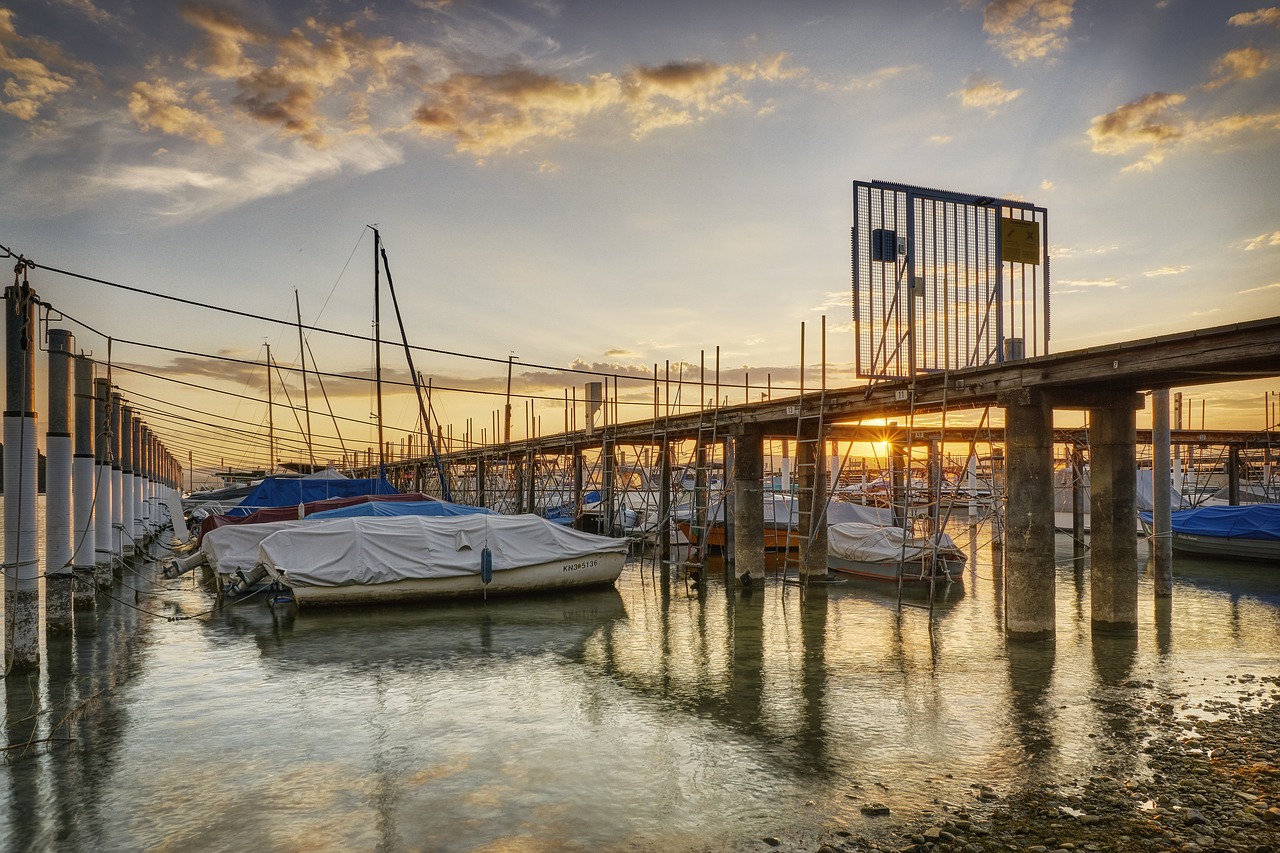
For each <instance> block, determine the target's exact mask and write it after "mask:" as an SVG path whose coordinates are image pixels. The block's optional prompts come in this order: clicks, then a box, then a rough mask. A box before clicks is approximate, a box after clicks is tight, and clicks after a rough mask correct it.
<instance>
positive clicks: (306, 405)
mask: <svg viewBox="0 0 1280 853" xmlns="http://www.w3.org/2000/svg"><path fill="white" fill-rule="evenodd" d="M293 307H294V308H295V309H296V310H297V312H298V358H300V359H302V409H303V411H305V412H306V413H307V461H308V462H310V463H311V471H312V473H314V472H315V468H316V452H315V448H314V447H312V444H311V401H310V400H309V399H308V398H307V348H306V346H305V345H304V343H303V340H302V302H301V301H300V300H299V299H298V289H297V288H296V287H295V288H294V289H293Z"/></svg>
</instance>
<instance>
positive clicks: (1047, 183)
mask: <svg viewBox="0 0 1280 853" xmlns="http://www.w3.org/2000/svg"><path fill="white" fill-rule="evenodd" d="M1040 189H1042V190H1044V191H1045V192H1053V191H1054V189H1056V187H1055V186H1054V183H1053V181H1051V180H1049V179H1048V178H1045V179H1044V180H1043V181H1041V182H1040Z"/></svg>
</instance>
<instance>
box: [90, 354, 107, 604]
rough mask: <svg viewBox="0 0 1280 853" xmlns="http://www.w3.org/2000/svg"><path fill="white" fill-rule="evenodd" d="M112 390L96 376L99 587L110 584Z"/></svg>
mask: <svg viewBox="0 0 1280 853" xmlns="http://www.w3.org/2000/svg"><path fill="white" fill-rule="evenodd" d="M110 407H111V393H110V391H109V390H108V387H107V380H106V379H105V378H97V379H94V380H93V424H94V430H95V431H94V445H93V447H94V449H93V472H94V478H95V479H96V481H97V482H96V484H95V486H94V490H93V564H94V572H93V574H94V582H95V583H96V584H97V585H98V588H99V589H109V588H110V587H111V428H110V420H109V419H108V417H107V413H108V410H109V409H110Z"/></svg>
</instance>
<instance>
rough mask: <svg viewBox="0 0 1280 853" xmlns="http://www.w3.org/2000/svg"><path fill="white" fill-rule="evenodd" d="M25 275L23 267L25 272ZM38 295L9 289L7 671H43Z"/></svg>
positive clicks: (6, 295) (24, 287)
mask: <svg viewBox="0 0 1280 853" xmlns="http://www.w3.org/2000/svg"><path fill="white" fill-rule="evenodd" d="M23 270H24V271H25V267H23ZM35 296H36V295H35V292H34V291H32V290H31V288H30V287H29V286H28V285H27V282H26V281H25V275H24V280H23V282H22V284H21V285H18V284H14V285H13V286H11V287H7V288H5V291H4V298H5V309H6V310H5V332H6V335H5V379H6V384H5V410H4V497H5V500H4V533H5V536H4V633H5V644H4V671H5V675H10V674H15V675H16V674H19V673H29V672H32V671H37V670H38V669H39V667H40V586H39V574H40V564H39V561H38V559H37V557H36V545H37V543H36V476H37V473H38V470H37V465H36V413H35V372H36V371H35V366H36V362H35V354H36V339H35V330H36V306H35V301H34V300H35Z"/></svg>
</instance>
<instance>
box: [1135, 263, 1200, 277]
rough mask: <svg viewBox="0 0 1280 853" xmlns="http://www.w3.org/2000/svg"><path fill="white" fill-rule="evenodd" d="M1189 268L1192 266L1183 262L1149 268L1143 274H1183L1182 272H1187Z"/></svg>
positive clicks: (1155, 275)
mask: <svg viewBox="0 0 1280 853" xmlns="http://www.w3.org/2000/svg"><path fill="white" fill-rule="evenodd" d="M1189 269H1191V267H1189V266H1187V265H1185V264H1183V265H1182V266H1167V267H1159V268H1157V269H1153V270H1147V271H1146V272H1144V273H1143V275H1144V276H1146V277H1147V278H1157V277H1159V276H1162V275H1181V274H1182V273H1184V272H1186V271H1187V270H1189Z"/></svg>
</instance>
